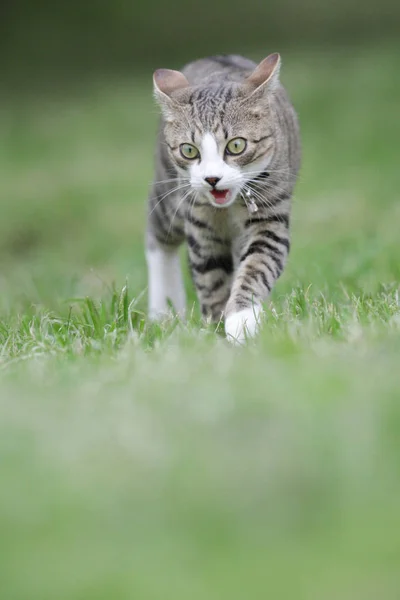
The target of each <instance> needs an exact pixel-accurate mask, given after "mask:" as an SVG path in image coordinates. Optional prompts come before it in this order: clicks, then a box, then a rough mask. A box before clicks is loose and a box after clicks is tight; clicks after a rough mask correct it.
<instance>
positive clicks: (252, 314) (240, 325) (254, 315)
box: [225, 304, 262, 345]
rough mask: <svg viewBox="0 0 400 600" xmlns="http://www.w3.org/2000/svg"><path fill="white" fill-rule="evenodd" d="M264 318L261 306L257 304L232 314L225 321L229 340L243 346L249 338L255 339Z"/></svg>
mask: <svg viewBox="0 0 400 600" xmlns="http://www.w3.org/2000/svg"><path fill="white" fill-rule="evenodd" d="M261 317H262V308H261V306H259V305H257V304H255V305H254V306H252V307H251V308H245V309H244V310H240V311H238V312H236V313H232V314H231V315H229V316H228V317H226V319H225V333H226V337H227V339H228V340H229V341H230V342H231V343H232V344H236V345H240V344H243V343H244V342H245V341H246V339H247V338H249V337H254V336H255V335H256V333H257V331H258V330H259V328H260V321H261Z"/></svg>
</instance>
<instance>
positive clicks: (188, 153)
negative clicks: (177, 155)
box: [179, 144, 200, 160]
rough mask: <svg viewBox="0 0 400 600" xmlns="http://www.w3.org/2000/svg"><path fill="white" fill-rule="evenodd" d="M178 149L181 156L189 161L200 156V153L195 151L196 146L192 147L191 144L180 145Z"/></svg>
mask: <svg viewBox="0 0 400 600" xmlns="http://www.w3.org/2000/svg"><path fill="white" fill-rule="evenodd" d="M179 149H180V151H181V154H182V156H183V157H184V158H187V159H189V160H193V159H194V158H198V157H199V155H200V152H199V151H198V150H197V148H196V146H193V145H192V144H181V145H180V146H179Z"/></svg>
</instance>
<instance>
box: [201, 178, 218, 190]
mask: <svg viewBox="0 0 400 600" xmlns="http://www.w3.org/2000/svg"><path fill="white" fill-rule="evenodd" d="M204 179H205V181H207V183H209V184H210V185H211V187H213V188H215V186H216V185H217V183H218V181H221V177H204Z"/></svg>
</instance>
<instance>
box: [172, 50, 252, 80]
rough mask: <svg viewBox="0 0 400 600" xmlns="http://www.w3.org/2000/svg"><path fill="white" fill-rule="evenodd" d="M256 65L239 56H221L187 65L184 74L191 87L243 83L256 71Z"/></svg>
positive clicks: (202, 59) (183, 70) (210, 57)
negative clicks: (216, 83) (234, 82)
mask: <svg viewBox="0 0 400 600" xmlns="http://www.w3.org/2000/svg"><path fill="white" fill-rule="evenodd" d="M256 66H257V65H256V63H254V62H253V61H252V60H249V59H248V58H244V57H243V56H239V55H237V54H220V55H217V56H209V57H207V58H201V59H199V60H195V61H194V62H191V63H189V64H187V65H186V66H185V67H184V68H183V69H182V73H183V74H184V75H185V77H186V78H187V80H188V81H189V83H190V84H191V85H204V84H207V83H210V84H211V83H214V82H218V83H221V82H223V81H237V82H240V81H243V79H244V78H245V77H247V76H248V75H250V73H251V72H252V71H253V70H254V69H255V67H256Z"/></svg>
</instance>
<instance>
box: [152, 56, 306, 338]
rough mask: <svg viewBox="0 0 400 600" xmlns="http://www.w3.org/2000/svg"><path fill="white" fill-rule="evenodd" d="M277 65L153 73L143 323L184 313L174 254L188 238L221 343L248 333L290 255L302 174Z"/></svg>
mask: <svg viewBox="0 0 400 600" xmlns="http://www.w3.org/2000/svg"><path fill="white" fill-rule="evenodd" d="M279 69H280V56H279V54H272V55H270V56H268V57H267V58H266V59H264V60H263V61H262V62H261V63H260V64H259V65H258V66H256V64H255V63H253V62H252V61H250V60H247V59H245V58H242V57H240V56H214V57H211V58H206V59H203V60H199V61H196V62H193V63H191V64H189V65H187V66H186V67H185V68H184V69H183V71H182V73H181V72H179V71H171V70H168V69H160V70H158V71H156V72H155V74H154V93H155V97H156V99H157V101H158V103H159V104H160V106H161V110H162V115H163V118H162V122H161V128H160V133H159V138H158V144H157V161H156V180H155V182H154V184H153V188H152V193H151V195H150V200H149V213H148V227H147V246H146V257H147V264H148V270H149V315H150V318H153V319H158V318H160V317H162V316H164V315H165V314H167V313H168V310H169V308H168V307H169V304H168V300H170V301H171V302H172V304H173V306H174V308H175V310H176V311H177V313H178V314H181V315H183V314H184V311H185V293H184V287H183V282H182V274H181V267H180V259H179V254H178V248H179V246H180V244H181V243H182V242H183V241H185V240H186V242H187V245H188V251H189V263H190V268H191V272H192V276H193V281H194V284H195V287H196V291H197V295H198V298H199V301H200V305H201V311H202V314H203V316H204V317H205V318H208V319H211V320H213V321H219V320H220V319H221V317H224V318H225V331H226V335H227V337H228V339H230V340H232V341H234V342H239V343H241V342H243V341H244V340H245V339H246V337H247V336H252V335H254V334H255V333H256V331H257V330H258V327H259V323H260V318H261V315H262V302H263V301H264V300H265V299H266V298H267V296H268V294H269V292H270V291H271V289H272V286H273V285H274V283H275V281H276V279H277V278H278V277H279V275H280V274H281V273H282V270H283V267H284V265H285V262H286V259H287V255H288V252H289V246H290V242H289V216H290V204H291V195H292V191H293V187H294V184H295V180H296V175H297V172H298V169H299V166H300V141H299V129H298V123H297V118H296V114H295V112H294V109H293V107H292V105H291V103H290V101H289V99H288V97H287V95H286V92H285V90H284V88H283V87H282V85H281V84H280V82H279Z"/></svg>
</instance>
